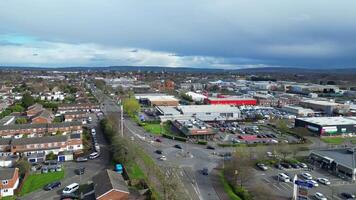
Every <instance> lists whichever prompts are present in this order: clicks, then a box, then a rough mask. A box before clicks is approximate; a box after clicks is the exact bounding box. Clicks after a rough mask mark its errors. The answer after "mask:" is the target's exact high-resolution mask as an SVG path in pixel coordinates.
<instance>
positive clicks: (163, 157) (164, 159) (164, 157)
mask: <svg viewBox="0 0 356 200" xmlns="http://www.w3.org/2000/svg"><path fill="white" fill-rule="evenodd" d="M158 159H159V160H162V161H166V160H167V158H166V156H160V157H159V158H158Z"/></svg>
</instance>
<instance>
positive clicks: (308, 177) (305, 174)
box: [300, 172, 313, 180]
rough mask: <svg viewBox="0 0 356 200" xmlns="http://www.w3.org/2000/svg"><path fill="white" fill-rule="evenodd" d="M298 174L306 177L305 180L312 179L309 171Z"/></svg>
mask: <svg viewBox="0 0 356 200" xmlns="http://www.w3.org/2000/svg"><path fill="white" fill-rule="evenodd" d="M300 176H301V177H303V178H304V179H306V180H312V179H313V177H312V175H311V174H309V173H306V172H305V173H302V174H300Z"/></svg>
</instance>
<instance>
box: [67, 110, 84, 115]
mask: <svg viewBox="0 0 356 200" xmlns="http://www.w3.org/2000/svg"><path fill="white" fill-rule="evenodd" d="M85 114H87V112H85V111H74V112H66V113H65V114H64V115H85Z"/></svg>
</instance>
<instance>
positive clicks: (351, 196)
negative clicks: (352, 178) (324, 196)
mask: <svg viewBox="0 0 356 200" xmlns="http://www.w3.org/2000/svg"><path fill="white" fill-rule="evenodd" d="M340 195H341V197H342V198H344V199H356V196H355V195H354V194H351V193H347V192H343V193H341V194H340Z"/></svg>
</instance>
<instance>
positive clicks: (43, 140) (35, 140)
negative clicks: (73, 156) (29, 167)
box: [11, 135, 67, 145]
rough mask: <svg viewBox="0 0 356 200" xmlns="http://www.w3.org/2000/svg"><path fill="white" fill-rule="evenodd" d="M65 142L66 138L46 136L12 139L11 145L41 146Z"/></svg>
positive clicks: (62, 136)
mask: <svg viewBox="0 0 356 200" xmlns="http://www.w3.org/2000/svg"><path fill="white" fill-rule="evenodd" d="M65 141H67V136H65V135H60V136H46V137H33V138H19V139H13V140H12V142H11V144H12V145H24V144H42V143H51V142H65Z"/></svg>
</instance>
